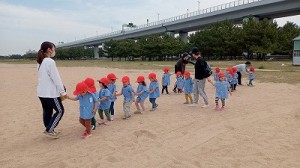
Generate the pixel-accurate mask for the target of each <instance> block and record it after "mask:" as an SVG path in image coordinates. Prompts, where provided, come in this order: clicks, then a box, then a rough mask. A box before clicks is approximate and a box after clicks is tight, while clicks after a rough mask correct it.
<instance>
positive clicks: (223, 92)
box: [208, 73, 231, 111]
mask: <svg viewBox="0 0 300 168" xmlns="http://www.w3.org/2000/svg"><path fill="white" fill-rule="evenodd" d="M219 79H220V81H216V82H215V83H213V82H212V81H211V80H210V79H209V80H208V82H210V83H211V84H212V85H213V86H215V88H216V95H215V102H216V107H215V110H220V111H223V110H224V108H225V99H227V98H228V92H229V93H230V95H231V91H230V84H229V82H228V81H226V78H225V75H224V73H219ZM219 99H221V102H222V107H221V108H220V109H219Z"/></svg>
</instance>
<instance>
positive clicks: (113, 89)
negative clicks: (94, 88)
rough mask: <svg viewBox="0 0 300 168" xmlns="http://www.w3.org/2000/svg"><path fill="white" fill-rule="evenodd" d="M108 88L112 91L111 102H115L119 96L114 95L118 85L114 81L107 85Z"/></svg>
mask: <svg viewBox="0 0 300 168" xmlns="http://www.w3.org/2000/svg"><path fill="white" fill-rule="evenodd" d="M107 88H108V90H109V91H110V93H111V97H110V98H109V100H110V102H115V101H116V100H117V96H116V95H115V96H112V95H113V94H114V93H115V92H117V87H116V85H115V84H114V83H110V84H109V85H108V86H107Z"/></svg>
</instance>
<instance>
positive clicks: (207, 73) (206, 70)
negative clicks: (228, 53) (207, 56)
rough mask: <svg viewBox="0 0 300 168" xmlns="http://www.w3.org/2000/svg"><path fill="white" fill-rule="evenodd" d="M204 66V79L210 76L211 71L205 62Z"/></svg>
mask: <svg viewBox="0 0 300 168" xmlns="http://www.w3.org/2000/svg"><path fill="white" fill-rule="evenodd" d="M204 66H205V67H204V72H205V74H204V76H205V77H206V78H208V77H209V76H210V75H211V74H212V70H211V67H210V65H209V64H208V63H207V62H205V64H204Z"/></svg>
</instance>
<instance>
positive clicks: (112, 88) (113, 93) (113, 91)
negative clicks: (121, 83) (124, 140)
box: [107, 73, 118, 121]
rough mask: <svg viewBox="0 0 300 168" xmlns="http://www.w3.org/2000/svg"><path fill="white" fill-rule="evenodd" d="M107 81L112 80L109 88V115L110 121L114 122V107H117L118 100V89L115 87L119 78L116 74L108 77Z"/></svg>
mask: <svg viewBox="0 0 300 168" xmlns="http://www.w3.org/2000/svg"><path fill="white" fill-rule="evenodd" d="M107 79H109V80H110V84H108V86H107V88H108V90H109V91H110V93H111V97H110V107H109V113H110V119H111V120H112V121H113V120H114V115H115V109H114V106H115V101H116V100H117V96H116V93H117V87H116V85H115V82H116V80H117V79H118V78H117V76H116V75H115V74H114V73H110V74H108V75H107Z"/></svg>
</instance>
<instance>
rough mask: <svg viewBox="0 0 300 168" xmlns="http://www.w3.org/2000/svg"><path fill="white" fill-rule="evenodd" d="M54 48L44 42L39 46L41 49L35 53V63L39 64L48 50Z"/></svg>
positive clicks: (47, 42) (51, 44) (49, 43)
mask: <svg viewBox="0 0 300 168" xmlns="http://www.w3.org/2000/svg"><path fill="white" fill-rule="evenodd" d="M52 47H55V45H54V44H53V43H51V42H49V41H45V42H43V43H42V44H41V48H40V50H39V51H38V53H37V58H36V62H37V63H38V64H41V63H42V62H43V60H44V58H45V53H46V52H47V50H48V48H50V49H51V48H52Z"/></svg>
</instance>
